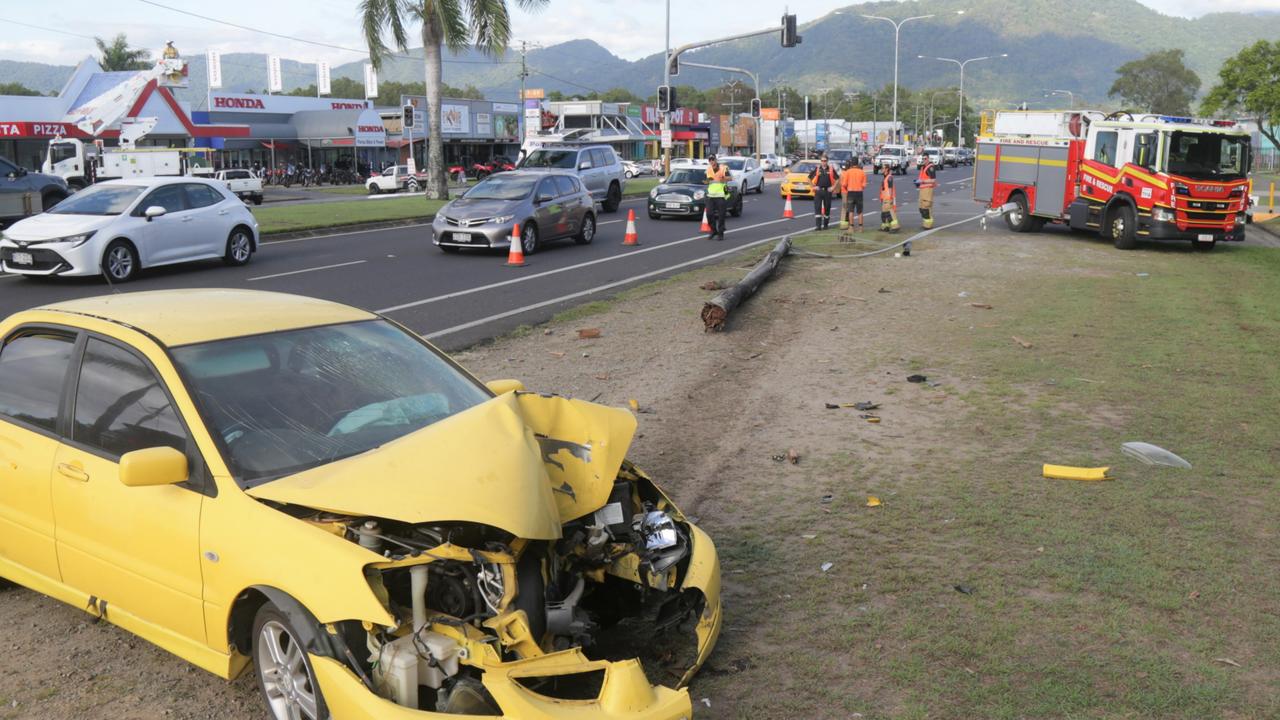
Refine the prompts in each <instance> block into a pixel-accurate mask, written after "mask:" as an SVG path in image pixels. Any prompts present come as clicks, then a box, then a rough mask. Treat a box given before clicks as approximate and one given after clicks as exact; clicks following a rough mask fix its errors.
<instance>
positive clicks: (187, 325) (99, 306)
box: [35, 289, 377, 347]
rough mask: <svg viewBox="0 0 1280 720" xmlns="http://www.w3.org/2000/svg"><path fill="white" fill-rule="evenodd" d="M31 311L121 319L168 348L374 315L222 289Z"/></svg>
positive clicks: (302, 299) (120, 296)
mask: <svg viewBox="0 0 1280 720" xmlns="http://www.w3.org/2000/svg"><path fill="white" fill-rule="evenodd" d="M35 309H36V310H46V311H52V312H65V313H73V314H76V315H86V316H89V317H96V318H101V319H103V320H108V321H111V322H117V323H122V324H124V325H128V326H130V327H133V328H137V329H138V330H142V331H145V332H147V333H149V334H150V335H152V336H154V337H155V338H156V339H158V340H159V341H160V342H162V343H163V344H165V345H167V346H170V347H174V346H177V345H188V344H191V343H198V342H207V341H209V340H221V339H224V338H230V337H241V336H244V335H258V334H261V333H268V332H276V331H280V330H293V329H297V328H304V327H314V326H316V325H331V324H333V323H341V322H354V321H358V320H370V319H372V318H375V317H377V316H376V315H374V314H373V313H370V312H366V311H364V310H359V309H356V308H353V307H350V306H348V305H341V304H339V303H334V302H329V301H327V300H317V299H315V298H309V297H303V296H301V295H289V294H286V293H276V292H262V291H259V290H226V289H190V290H153V291H147V292H133V293H119V294H115V295H102V296H99V297H92V298H81V299H78V300H68V301H66V302H60V303H54V304H52V305H45V306H43V307H39V308H35Z"/></svg>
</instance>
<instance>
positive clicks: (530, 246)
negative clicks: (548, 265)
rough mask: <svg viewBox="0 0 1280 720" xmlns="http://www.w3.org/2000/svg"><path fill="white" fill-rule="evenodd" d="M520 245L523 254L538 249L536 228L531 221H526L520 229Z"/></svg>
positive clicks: (530, 253) (531, 252) (528, 253)
mask: <svg viewBox="0 0 1280 720" xmlns="http://www.w3.org/2000/svg"><path fill="white" fill-rule="evenodd" d="M520 246H521V247H522V248H524V254H525V255H532V254H533V253H534V251H535V250H537V249H538V228H537V227H536V226H535V225H534V224H533V223H528V224H527V225H525V226H524V229H523V230H521V231H520Z"/></svg>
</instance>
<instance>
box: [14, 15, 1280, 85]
mask: <svg viewBox="0 0 1280 720" xmlns="http://www.w3.org/2000/svg"><path fill="white" fill-rule="evenodd" d="M154 2H158V3H160V4H161V5H168V6H170V7H172V8H178V9H180V10H186V11H188V12H193V13H197V14H200V15H205V16H207V17H210V18H214V19H216V20H224V21H229V22H233V23H238V24H241V25H245V26H248V27H251V28H257V29H267V30H272V31H274V32H278V33H281V34H286V35H291V36H294V37H297V38H303V39H306V40H311V41H315V42H321V43H327V44H330V45H337V46H341V47H345V48H353V49H357V50H358V49H359V48H361V47H363V46H364V45H363V39H362V37H361V35H360V29H359V23H358V21H357V18H356V10H355V8H356V5H357V2H356V0H219V1H218V2H208V1H207V0H154ZM852 2H853V0H791V6H792V7H793V8H794V10H793V12H796V13H797V15H799V16H800V21H801V23H804V22H807V21H809V20H813V19H815V18H817V17H819V16H821V15H824V14H826V13H828V12H830V11H832V10H835V9H837V8H840V7H844V6H847V5H850V4H851V3H852ZM1141 2H1143V3H1144V4H1146V5H1149V6H1151V7H1153V8H1155V9H1156V10H1159V11H1160V12H1163V13H1166V14H1170V15H1181V16H1183V17H1195V16H1197V15H1201V14H1204V13H1206V12H1210V11H1225V10H1241V11H1253V10H1276V11H1280V0H1141ZM674 4H675V6H676V7H677V8H679V13H678V14H679V20H678V21H676V22H674V23H673V27H672V29H671V43H672V45H680V44H681V43H684V42H690V41H693V40H696V39H700V38H706V37H708V36H724V35H732V34H735V33H739V32H746V31H750V30H756V29H762V28H765V27H769V26H770V25H775V24H777V23H778V20H779V17H780V15H781V13H780V12H779V7H780V6H782V5H783V3H781V2H779V0H728V2H727V3H726V2H713V3H705V4H703V3H698V4H696V5H698V6H701V7H704V8H706V9H704V10H701V9H694V10H691V9H690V7H689V6H690V5H694V3H690V2H689V1H688V0H675V3H674ZM515 5H516V3H514V2H510V3H509V6H511V7H512V8H513V17H512V32H513V36H514V38H515V39H516V40H526V41H529V42H531V43H537V44H541V45H544V46H549V45H554V44H556V43H559V42H564V41H566V40H573V39H578V38H589V39H592V40H595V41H596V42H598V43H600V44H601V45H602V46H604V47H606V48H608V49H609V50H610V51H612V52H613V53H614V54H615V55H618V56H620V57H623V58H626V59H629V60H634V59H636V58H640V57H645V56H647V55H651V54H653V53H655V52H659V51H661V50H662V49H663V48H664V47H665V42H666V41H665V38H664V8H665V3H664V0H550V2H549V4H548V7H547V8H546V9H544V10H542V11H540V12H537V13H532V14H530V13H524V12H521V11H519V10H518V9H514V8H515ZM730 7H731V8H732V12H728V11H727V9H728V8H730ZM18 23H24V24H25V25H20V24H18ZM30 26H38V27H30ZM0 28H3V29H4V32H0V59H6V60H29V61H35V62H45V63H54V64H60V65H73V64H75V63H77V62H79V61H80V60H82V59H83V58H84V57H85V56H87V55H89V54H91V53H92V52H93V51H94V46H93V40H92V37H93V36H95V35H99V36H110V35H114V34H116V33H118V32H125V33H127V34H128V37H129V42H130V44H131V45H134V46H141V47H147V48H153V49H154V50H155V51H156V52H158V51H159V49H160V48H161V47H163V46H164V42H165V41H166V40H173V41H174V44H175V45H176V46H177V47H178V49H179V50H180V51H181V52H183V53H184V54H186V55H192V54H198V53H203V52H204V51H205V50H207V49H216V50H220V51H222V52H224V53H227V52H264V51H266V50H267V49H270V50H271V51H272V52H274V53H275V54H279V55H281V56H283V57H286V58H291V59H294V60H298V61H302V62H314V61H316V60H327V61H329V62H330V63H332V64H335V65H336V64H340V63H344V62H350V61H352V60H357V59H360V58H361V53H359V52H348V51H344V50H340V49H335V48H329V47H318V46H315V45H311V44H307V43H303V42H295V41H290V40H283V39H279V38H271V37H267V36H264V35H261V34H259V33H255V32H252V31H249V30H244V29H238V28H235V27H229V26H227V25H224V24H218V23H216V22H210V21H208V20H203V19H200V18H197V17H192V16H190V15H184V14H182V13H180V12H175V11H173V10H170V9H165V8H161V7H156V6H154V5H149V4H147V2H146V1H145V0H110V1H109V2H104V1H103V0H59V2H56V3H49V4H45V3H40V2H30V1H28V0H0ZM411 44H416V43H411ZM3 80H4V78H0V81H3Z"/></svg>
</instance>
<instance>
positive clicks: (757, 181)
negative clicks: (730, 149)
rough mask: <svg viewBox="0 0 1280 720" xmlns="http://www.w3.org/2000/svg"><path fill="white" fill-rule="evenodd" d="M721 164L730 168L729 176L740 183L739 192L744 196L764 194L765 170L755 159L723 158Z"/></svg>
mask: <svg viewBox="0 0 1280 720" xmlns="http://www.w3.org/2000/svg"><path fill="white" fill-rule="evenodd" d="M720 164H721V165H724V166H726V167H728V168H729V176H730V177H732V178H733V179H734V180H736V181H737V182H738V190H739V192H741V193H742V194H743V195H746V194H747V193H749V192H753V191H754V192H758V193H762V192H764V169H763V168H761V167H760V163H759V162H758V161H757V160H756V159H755V158H751V157H722V158H720Z"/></svg>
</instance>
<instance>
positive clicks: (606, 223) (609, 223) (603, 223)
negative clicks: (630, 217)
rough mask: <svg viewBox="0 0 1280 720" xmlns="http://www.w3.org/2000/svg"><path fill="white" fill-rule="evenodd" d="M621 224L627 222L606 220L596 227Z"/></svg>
mask: <svg viewBox="0 0 1280 720" xmlns="http://www.w3.org/2000/svg"><path fill="white" fill-rule="evenodd" d="M620 222H626V220H605V221H604V222H602V223H596V227H600V226H601V225H612V224H614V223H620Z"/></svg>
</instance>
